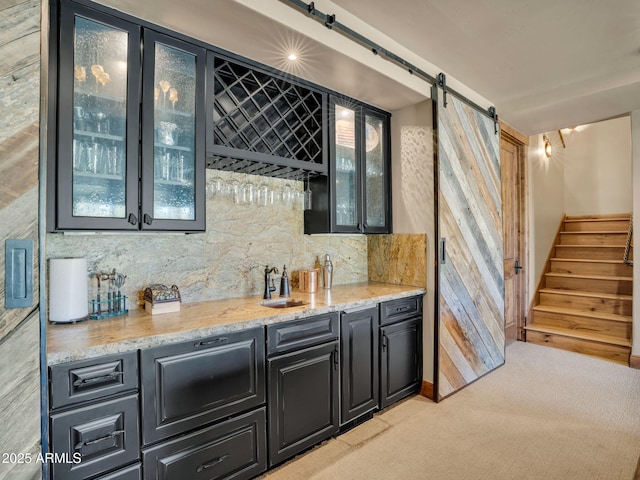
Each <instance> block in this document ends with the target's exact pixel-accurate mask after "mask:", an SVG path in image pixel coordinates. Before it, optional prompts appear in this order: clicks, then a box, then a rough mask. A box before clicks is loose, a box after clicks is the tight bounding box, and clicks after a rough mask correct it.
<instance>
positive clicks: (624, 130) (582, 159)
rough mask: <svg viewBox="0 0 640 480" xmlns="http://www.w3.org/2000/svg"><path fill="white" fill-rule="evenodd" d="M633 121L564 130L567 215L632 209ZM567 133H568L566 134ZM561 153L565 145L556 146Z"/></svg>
mask: <svg viewBox="0 0 640 480" xmlns="http://www.w3.org/2000/svg"><path fill="white" fill-rule="evenodd" d="M630 131H631V119H630V117H621V118H616V119H613V120H607V121H604V122H598V123H592V124H589V125H584V126H582V127H578V128H576V129H574V130H571V131H567V130H564V131H563V133H564V137H565V143H566V145H567V148H566V150H564V160H565V169H564V171H565V175H564V209H565V212H566V214H567V215H599V214H608V213H629V212H631V207H632V196H633V192H632V184H631V137H630V136H629V132H630ZM565 132H566V133H565ZM554 147H555V148H556V149H561V148H562V145H561V144H560V143H557V144H556V145H554Z"/></svg>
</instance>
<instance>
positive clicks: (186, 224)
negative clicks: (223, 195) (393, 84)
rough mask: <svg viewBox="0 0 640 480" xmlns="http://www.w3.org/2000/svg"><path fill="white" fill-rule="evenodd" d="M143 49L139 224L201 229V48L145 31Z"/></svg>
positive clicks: (202, 208) (202, 120) (202, 75)
mask: <svg viewBox="0 0 640 480" xmlns="http://www.w3.org/2000/svg"><path fill="white" fill-rule="evenodd" d="M144 52H145V56H144V65H143V72H144V74H143V85H144V88H143V92H144V93H143V114H142V124H143V128H148V129H152V134H145V136H144V137H143V152H142V158H143V175H142V222H143V225H142V228H143V229H149V228H150V229H162V230H204V227H205V225H204V209H205V206H204V202H205V195H204V189H205V179H204V170H205V165H204V138H205V134H206V133H205V122H204V104H205V100H204V75H205V62H206V53H205V50H204V49H202V48H199V47H196V46H194V45H191V44H188V43H186V42H182V41H179V40H176V39H174V38H171V37H167V36H164V35H161V34H159V33H156V32H151V31H145V34H144ZM147 133H148V132H147ZM200 172H201V173H200Z"/></svg>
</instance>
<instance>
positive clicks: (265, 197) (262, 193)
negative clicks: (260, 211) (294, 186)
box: [256, 183, 273, 207]
mask: <svg viewBox="0 0 640 480" xmlns="http://www.w3.org/2000/svg"><path fill="white" fill-rule="evenodd" d="M256 193H257V195H256V202H257V204H258V205H259V206H261V207H266V206H267V205H269V203H273V198H272V197H271V195H270V193H271V190H270V189H269V187H268V186H267V185H266V184H264V183H261V184H260V185H258V187H257V189H256Z"/></svg>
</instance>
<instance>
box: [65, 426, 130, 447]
mask: <svg viewBox="0 0 640 480" xmlns="http://www.w3.org/2000/svg"><path fill="white" fill-rule="evenodd" d="M123 433H124V430H116V431H115V432H111V433H109V434H108V435H105V436H104V437H98V438H94V439H93V440H85V441H84V442H80V443H77V444H76V445H75V447H73V448H74V449H75V450H80V449H81V448H83V447H88V446H89V445H95V444H96V443H100V442H104V441H105V440H109V439H110V438H113V437H115V436H116V435H122V434H123Z"/></svg>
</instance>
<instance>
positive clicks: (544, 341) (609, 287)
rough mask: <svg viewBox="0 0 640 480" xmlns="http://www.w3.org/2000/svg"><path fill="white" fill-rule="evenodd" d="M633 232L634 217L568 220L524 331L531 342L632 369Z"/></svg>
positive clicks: (592, 217)
mask: <svg viewBox="0 0 640 480" xmlns="http://www.w3.org/2000/svg"><path fill="white" fill-rule="evenodd" d="M629 229H630V215H607V216H604V215H598V216H581V217H565V219H564V221H563V223H562V225H561V226H560V230H559V231H558V235H557V237H556V242H555V246H554V248H553V249H552V251H551V255H550V258H549V259H548V262H547V266H546V268H545V274H544V277H543V279H542V280H541V283H540V288H539V289H538V292H537V294H536V305H535V306H534V307H533V312H532V315H530V318H529V320H528V325H527V326H526V327H525V329H526V341H527V342H532V343H536V344H539V345H547V346H551V347H555V348H561V349H563V350H570V351H573V352H579V353H584V354H587V355H593V356H596V357H601V358H604V359H606V360H610V361H613V362H618V363H622V364H624V365H629V357H630V355H631V325H632V321H631V305H632V289H633V274H632V267H631V266H630V265H628V264H627V263H625V262H624V261H623V258H624V255H625V247H626V245H627V237H630V235H629ZM632 245H633V243H632V241H631V248H629V249H628V250H629V251H630V253H629V259H630V260H632V259H633V247H632Z"/></svg>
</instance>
